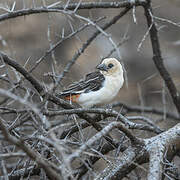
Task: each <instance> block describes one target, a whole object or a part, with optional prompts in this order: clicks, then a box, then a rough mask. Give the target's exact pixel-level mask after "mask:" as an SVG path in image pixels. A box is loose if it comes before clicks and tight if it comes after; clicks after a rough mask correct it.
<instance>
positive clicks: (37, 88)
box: [0, 52, 44, 95]
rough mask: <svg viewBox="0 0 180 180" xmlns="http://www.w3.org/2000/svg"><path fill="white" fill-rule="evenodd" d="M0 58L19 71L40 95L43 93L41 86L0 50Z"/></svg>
mask: <svg viewBox="0 0 180 180" xmlns="http://www.w3.org/2000/svg"><path fill="white" fill-rule="evenodd" d="M0 59H1V60H2V61H4V62H5V63H6V64H8V65H10V66H11V67H13V68H14V69H16V70H17V71H18V72H20V73H21V74H22V75H23V76H24V77H25V78H26V79H27V80H28V81H29V82H30V83H31V84H32V85H33V86H34V88H35V89H36V90H37V91H38V93H39V94H40V95H42V93H44V89H43V86H42V85H41V84H40V83H39V82H38V81H37V80H36V79H35V78H34V77H33V76H32V75H31V74H29V73H28V71H26V70H25V69H24V68H23V67H22V66H21V65H19V64H18V63H17V62H16V61H14V60H13V59H11V58H10V57H8V56H7V55H6V54H4V53H2V52H0Z"/></svg>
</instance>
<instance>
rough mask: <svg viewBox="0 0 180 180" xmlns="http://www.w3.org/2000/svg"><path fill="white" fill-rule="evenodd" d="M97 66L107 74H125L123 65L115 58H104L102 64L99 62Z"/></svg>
mask: <svg viewBox="0 0 180 180" xmlns="http://www.w3.org/2000/svg"><path fill="white" fill-rule="evenodd" d="M96 68H97V69H99V70H100V72H101V73H102V74H103V75H106V76H110V75H111V76H116V75H119V74H123V68H122V65H121V63H120V62H119V61H118V60H117V59H115V58H106V59H104V60H103V61H102V62H101V64H99V65H98V66H97V67H96Z"/></svg>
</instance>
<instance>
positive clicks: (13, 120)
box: [0, 0, 180, 180]
mask: <svg viewBox="0 0 180 180" xmlns="http://www.w3.org/2000/svg"><path fill="white" fill-rule="evenodd" d="M31 3H32V4H31ZM31 3H30V4H31V7H28V6H26V3H25V1H22V5H23V6H22V8H21V6H20V5H19V6H18V5H17V4H18V3H17V2H16V1H14V2H13V3H12V2H11V3H10V2H9V3H8V2H4V3H1V4H0V8H1V14H0V22H1V25H0V26H3V25H4V26H5V25H7V24H5V23H4V22H7V21H12V22H13V21H14V20H15V19H17V18H18V17H21V16H23V17H24V18H26V17H27V16H28V17H29V16H32V15H33V14H34V15H36V14H37V16H38V14H48V16H47V17H48V21H53V19H52V18H51V16H50V15H51V14H60V15H61V16H64V17H66V20H67V21H68V23H69V24H70V26H71V32H70V33H69V34H67V33H66V32H65V30H63V31H62V34H61V35H59V36H58V41H56V42H55V43H53V40H52V39H51V35H50V34H51V31H52V29H51V26H50V25H49V24H48V27H47V40H48V43H49V48H47V50H46V51H45V52H44V54H43V55H42V56H41V57H40V58H37V57H36V59H35V60H34V63H33V64H32V66H28V68H27V67H26V64H28V63H29V61H30V60H29V59H28V60H27V62H26V63H25V65H21V64H22V63H21V61H20V60H19V59H18V58H15V57H16V56H13V52H12V49H11V47H10V46H6V42H5V41H4V40H3V37H1V45H2V46H6V51H7V52H6V53H4V52H2V51H1V52H0V62H1V66H0V68H1V75H0V81H1V86H0V139H1V141H0V144H1V145H0V167H1V168H0V179H6V180H7V179H11V180H15V179H23V178H24V179H35V178H38V179H53V180H54V179H57V180H61V179H123V178H124V179H138V178H139V179H140V178H142V177H143V178H145V179H146V178H147V179H149V180H153V179H154V180H159V179H165V178H167V179H179V178H180V175H179V170H178V167H177V165H176V164H175V163H173V160H174V158H178V157H179V156H180V154H179V152H180V123H174V125H173V126H171V127H169V128H166V129H162V128H160V127H159V126H158V124H157V122H156V121H154V119H153V117H159V118H162V117H163V116H164V114H165V116H166V120H175V121H174V122H178V121H179V113H180V97H179V92H178V90H177V87H176V85H175V83H174V81H173V79H172V77H171V75H170V74H169V72H168V71H167V69H166V67H165V66H164V61H163V57H162V55H161V48H160V42H159V38H158V29H157V24H156V21H157V20H159V21H163V22H167V23H170V24H174V25H175V26H179V25H178V24H177V23H174V22H172V21H170V20H167V19H163V18H159V17H157V16H155V15H154V14H153V8H152V2H151V0H123V1H118V2H115V1H112V2H102V1H100V2H91V1H90V2H82V1H81V0H80V1H78V2H77V3H72V2H71V1H70V0H68V1H66V2H65V3H64V4H63V3H62V2H59V1H57V2H53V3H51V4H50V3H48V2H46V1H45V0H44V1H41V2H38V3H40V4H36V2H35V1H32V2H31ZM17 6H18V7H19V9H18V7H17ZM137 7H141V8H142V9H143V10H144V15H142V16H143V18H144V19H145V20H146V23H147V31H146V33H145V35H144V36H143V38H142V40H141V42H140V43H139V46H138V49H140V48H141V46H142V44H143V43H144V41H145V40H146V39H147V36H150V42H151V45H152V61H153V62H154V66H155V67H156V69H157V71H158V73H159V74H160V76H161V78H162V80H163V82H164V84H165V86H166V88H167V90H168V92H169V94H170V96H171V99H172V101H173V104H174V109H175V108H176V111H177V112H178V113H177V114H176V113H174V112H168V111H166V112H165V111H164V109H163V108H162V109H157V108H153V107H150V106H149V107H145V106H143V107H142V106H134V105H127V104H125V103H122V102H116V103H113V104H111V107H110V108H109V107H99V108H96V107H95V108H88V109H84V108H80V107H77V106H76V105H74V104H70V103H69V102H67V101H64V100H63V99H60V98H59V97H58V96H57V92H58V91H59V90H58V88H62V86H63V83H62V81H63V80H64V79H65V77H66V76H67V75H69V72H70V70H71V68H72V67H73V65H74V64H76V63H77V60H78V59H79V58H80V56H82V55H83V54H85V50H86V49H87V48H88V47H90V46H92V43H93V42H94V41H95V40H96V38H97V37H98V36H100V35H101V36H103V37H104V38H105V39H106V40H107V41H108V42H109V43H110V44H111V46H112V49H111V50H110V51H109V52H108V55H104V57H105V56H106V57H109V56H111V55H112V54H113V53H114V52H116V53H117V56H119V57H120V53H119V46H121V45H122V44H124V43H125V42H126V41H127V40H128V36H127V34H128V32H126V33H125V35H124V36H123V37H122V38H121V40H120V42H119V43H116V42H114V40H113V38H112V36H111V34H110V33H108V32H107V31H106V30H108V28H110V27H112V26H113V25H114V24H117V22H118V21H121V18H122V17H124V16H126V15H127V14H128V12H132V15H131V16H132V17H133V21H134V22H135V23H136V22H137V18H136V14H135V11H136V8H137ZM90 9H91V10H93V9H111V11H115V9H116V11H115V13H117V14H116V15H115V16H114V17H112V18H109V19H108V18H106V17H104V16H103V17H100V16H99V17H98V18H97V17H96V18H92V17H90V16H89V17H87V15H83V13H79V12H81V11H84V12H88V11H89V10H90ZM141 13H142V12H141ZM71 19H78V20H79V21H80V22H81V26H80V27H76V29H74V27H73V25H72V24H71ZM25 21H26V19H25ZM3 23H4V24H3ZM53 23H54V22H53ZM90 27H91V28H94V29H95V31H94V32H93V33H92V34H91V35H89V37H88V38H86V41H85V42H82V41H81V40H80V42H81V43H80V44H81V45H80V47H79V48H78V50H77V51H76V52H75V53H74V54H73V56H72V58H71V59H70V60H68V61H67V64H65V66H64V68H61V70H60V71H58V70H57V69H58V68H57V67H58V61H57V59H58V57H57V56H56V52H57V51H58V48H59V46H61V45H64V44H65V42H66V41H67V40H69V39H73V38H78V35H79V34H81V33H83V32H84V31H88V32H89V29H88V28H90ZM119 39H120V38H119ZM146 41H147V40H146ZM64 46H65V45H64ZM65 48H68V51H70V50H69V49H70V47H67V46H65ZM21 51H25V49H21ZM12 56H13V58H11V57H12ZM47 59H50V60H51V66H50V69H51V72H48V73H46V74H45V77H47V78H49V79H50V82H51V83H50V84H48V85H47V84H45V83H42V80H41V81H40V79H42V78H38V77H37V76H35V75H33V72H34V71H35V70H36V71H41V67H40V65H41V64H42V63H44V62H46V61H47ZM142 112H143V114H142ZM147 114H152V118H149V117H148V116H146V115H147ZM138 132H142V133H145V134H148V137H145V136H144V137H143V136H142V134H141V136H139V134H138ZM97 163H99V166H101V165H102V167H99V168H98V169H96V168H97ZM147 165H148V166H147ZM138 169H140V170H142V171H144V175H143V176H141V175H142V174H141V173H140V172H139V171H138Z"/></svg>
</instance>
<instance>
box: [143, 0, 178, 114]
mask: <svg viewBox="0 0 180 180" xmlns="http://www.w3.org/2000/svg"><path fill="white" fill-rule="evenodd" d="M144 11H145V16H146V20H147V24H148V27H151V28H150V31H149V33H150V38H151V44H152V50H153V61H154V64H155V66H156V68H157V69H158V71H159V73H160V75H161V77H162V78H163V80H164V82H165V84H166V86H167V88H168V90H169V93H170V95H171V97H172V100H173V102H174V105H175V106H176V109H177V111H178V113H179V114H180V96H179V93H178V91H177V89H176V86H175V84H174V82H173V80H172V78H171V76H170V74H169V72H168V71H167V69H166V68H165V66H164V63H163V58H162V56H161V50H160V44H159V39H158V31H157V28H156V24H155V22H154V19H153V12H152V7H151V0H148V1H147V4H146V5H144Z"/></svg>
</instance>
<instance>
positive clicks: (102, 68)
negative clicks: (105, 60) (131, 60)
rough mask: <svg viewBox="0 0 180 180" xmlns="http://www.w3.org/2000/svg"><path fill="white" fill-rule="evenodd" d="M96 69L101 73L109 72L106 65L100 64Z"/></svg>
mask: <svg viewBox="0 0 180 180" xmlns="http://www.w3.org/2000/svg"><path fill="white" fill-rule="evenodd" d="M96 68H97V69H99V70H101V71H108V68H107V66H106V65H105V64H99V65H98V66H97V67H96Z"/></svg>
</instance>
